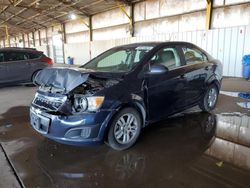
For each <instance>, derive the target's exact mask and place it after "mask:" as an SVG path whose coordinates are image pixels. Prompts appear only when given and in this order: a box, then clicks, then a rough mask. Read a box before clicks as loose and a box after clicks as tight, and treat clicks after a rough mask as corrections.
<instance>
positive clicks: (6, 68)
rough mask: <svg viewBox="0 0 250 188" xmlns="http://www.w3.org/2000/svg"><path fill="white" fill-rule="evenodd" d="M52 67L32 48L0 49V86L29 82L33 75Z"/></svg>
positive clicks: (48, 59)
mask: <svg viewBox="0 0 250 188" xmlns="http://www.w3.org/2000/svg"><path fill="white" fill-rule="evenodd" d="M51 65H52V60H51V59H50V58H48V57H47V56H46V55H44V54H43V52H40V51H37V50H35V49H32V48H14V47H11V48H1V49H0V84H7V83H24V82H31V81H32V78H33V77H34V76H35V74H36V73H37V72H38V71H39V70H42V69H44V68H46V67H49V66H51Z"/></svg>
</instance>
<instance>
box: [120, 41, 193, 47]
mask: <svg viewBox="0 0 250 188" xmlns="http://www.w3.org/2000/svg"><path fill="white" fill-rule="evenodd" d="M169 44H172V45H177V44H178V45H181V44H183V45H194V44H192V43H190V42H183V41H164V42H138V43H132V44H126V45H121V46H117V47H115V48H119V47H128V48H132V47H139V46H154V47H156V46H159V45H169Z"/></svg>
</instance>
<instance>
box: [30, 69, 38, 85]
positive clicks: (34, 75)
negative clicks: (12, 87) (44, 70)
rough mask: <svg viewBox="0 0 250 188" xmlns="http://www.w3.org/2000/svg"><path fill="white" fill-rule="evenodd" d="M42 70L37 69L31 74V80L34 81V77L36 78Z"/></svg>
mask: <svg viewBox="0 0 250 188" xmlns="http://www.w3.org/2000/svg"><path fill="white" fill-rule="evenodd" d="M39 71H40V70H37V71H35V72H34V73H33V74H32V76H31V82H32V83H34V79H35V77H36V75H37V73H38V72H39Z"/></svg>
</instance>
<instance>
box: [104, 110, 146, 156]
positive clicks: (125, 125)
mask: <svg viewBox="0 0 250 188" xmlns="http://www.w3.org/2000/svg"><path fill="white" fill-rule="evenodd" d="M127 121H128V122H127ZM129 122H131V123H129ZM141 128H142V120H141V117H140V114H139V113H138V111H136V110H135V109H133V108H124V109H122V110H121V111H120V112H119V113H118V114H117V115H116V116H115V118H114V119H113V121H112V122H111V125H110V128H109V132H108V137H107V144H108V145H109V146H110V147H111V148H113V149H115V150H118V151H122V150H126V149H128V148H130V147H132V146H133V145H134V144H135V142H136V141H137V139H138V137H139V135H140V133H141Z"/></svg>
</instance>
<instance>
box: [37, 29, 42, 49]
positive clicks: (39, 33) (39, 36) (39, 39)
mask: <svg viewBox="0 0 250 188" xmlns="http://www.w3.org/2000/svg"><path fill="white" fill-rule="evenodd" d="M38 41H39V46H42V41H41V32H40V30H39V31H38Z"/></svg>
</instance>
